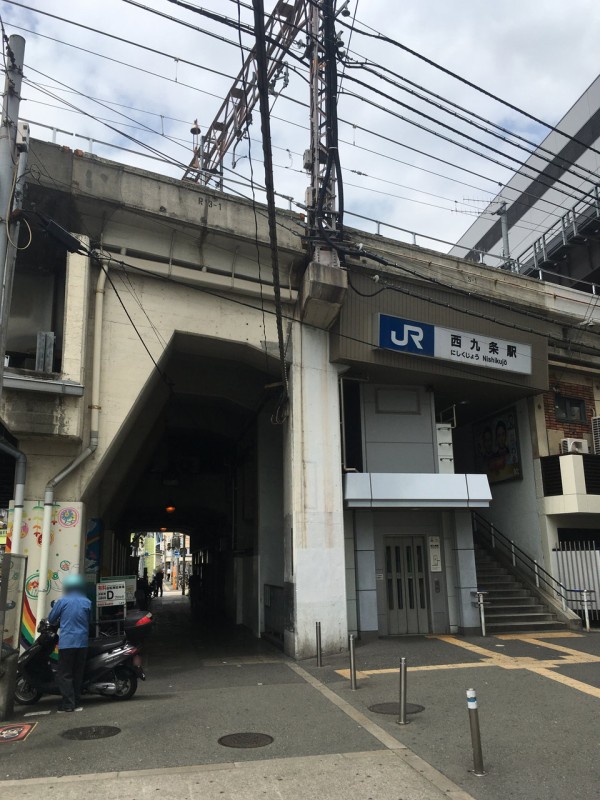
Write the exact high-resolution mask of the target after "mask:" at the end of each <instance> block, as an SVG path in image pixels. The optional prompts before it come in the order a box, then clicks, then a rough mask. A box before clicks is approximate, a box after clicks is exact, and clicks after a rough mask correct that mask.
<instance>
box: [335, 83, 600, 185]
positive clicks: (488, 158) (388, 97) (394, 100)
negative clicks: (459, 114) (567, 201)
mask: <svg viewBox="0 0 600 800" xmlns="http://www.w3.org/2000/svg"><path fill="white" fill-rule="evenodd" d="M348 79H349V80H353V81H354V82H355V83H358V84H359V85H361V86H364V87H366V88H367V89H369V90H370V91H372V92H375V93H376V94H379V95H381V96H382V97H384V98H385V99H386V100H390V101H391V102H392V103H395V104H396V105H399V106H401V107H403V108H406V109H408V110H409V111H412V112H413V113H415V114H418V115H419V116H421V117H423V118H424V119H427V120H429V121H431V122H433V123H434V124H436V125H438V126H439V127H441V128H445V129H446V130H449V131H452V132H453V133H456V134H458V135H459V136H462V137H463V138H465V139H467V141H471V142H473V143H475V144H478V145H481V146H482V147H485V148H486V149H487V150H490V151H491V152H492V153H497V154H498V155H500V156H502V157H503V158H506V159H508V160H509V161H514V162H515V163H516V164H518V165H519V170H518V171H519V172H521V173H522V174H525V173H523V172H522V171H523V170H524V169H527V170H529V171H530V172H537V175H533V176H532V175H525V177H528V178H532V179H533V180H535V181H536V182H538V183H540V184H542V185H543V186H547V187H548V188H551V189H554V190H555V191H557V192H560V193H561V194H565V195H568V196H569V197H572V194H571V193H567V192H565V190H564V189H560V188H558V187H557V186H556V184H561V185H563V186H567V187H568V188H569V189H570V190H571V192H572V191H573V190H574V187H573V186H571V184H569V183H567V182H566V181H563V180H562V179H561V178H554V182H553V183H549V182H547V181H545V180H542V172H541V171H540V170H536V169H535V168H534V167H530V166H528V165H527V164H525V162H523V161H519V159H518V158H515V157H514V156H511V155H509V154H508V153H504V152H503V151H502V150H498V149H497V148H495V147H492V146H491V145H488V144H486V143H485V142H481V141H480V140H479V139H476V138H474V137H473V136H469V134H467V133H464V132H463V131H461V130H459V129H458V128H454V127H453V126H452V125H448V124H446V123H445V122H441V121H440V120H436V119H435V117H432V116H431V115H429V114H426V113H425V112H424V111H419V110H418V109H415V108H412V107H411V106H409V105H407V104H406V103H403V102H402V101H401V100H398V99H397V98H395V97H393V96H392V95H389V94H387V92H383V91H381V90H379V89H375V88H374V87H372V86H369V84H367V83H365V82H364V81H361V80H359V79H357V78H351V77H350V76H348ZM342 94H345V95H348V96H349V97H354V98H355V99H357V100H361V101H362V102H364V103H367V104H368V105H370V106H372V107H373V108H377V109H378V110H379V111H383V112H384V113H386V114H389V115H390V116H393V117H396V118H397V119H400V120H402V121H403V122H406V123H408V124H409V125H412V126H414V127H416V128H418V129H419V130H422V131H425V132H426V133H430V134H432V135H433V136H437V137H438V138H440V139H443V140H444V141H446V142H449V143H450V144H453V145H455V146H457V147H460V148H461V149H463V150H466V151H467V152H469V153H473V154H474V155H476V156H478V157H479V158H483V159H485V160H486V161H491V162H492V163H494V164H498V165H499V166H501V167H505V168H506V169H510V170H512V171H513V172H514V171H515V169H514V167H511V166H508V165H506V164H503V163H502V162H500V161H498V160H497V159H496V158H493V157H492V156H489V155H486V154H485V153H481V152H479V151H478V150H475V149H473V148H472V147H470V146H469V145H466V144H464V143H462V142H458V141H456V140H455V139H452V138H451V137H449V136H446V135H445V134H443V133H440V132H439V131H435V130H433V129H432V128H428V127H427V126H426V125H423V124H422V123H420V122H417V121H416V120H414V119H410V118H409V117H405V116H403V115H402V114H398V113H397V112H395V111H392V110H391V109H390V108H386V107H385V106H382V105H380V104H379V103H375V102H374V101H373V100H369V99H368V98H366V97H363V96H362V95H358V94H356V93H354V92H349V91H347V90H343V92H342ZM575 191H578V190H577V189H575ZM580 194H581V195H582V197H584V198H589V199H590V200H593V199H594V196H593V194H592V193H591V192H585V191H583V192H580Z"/></svg>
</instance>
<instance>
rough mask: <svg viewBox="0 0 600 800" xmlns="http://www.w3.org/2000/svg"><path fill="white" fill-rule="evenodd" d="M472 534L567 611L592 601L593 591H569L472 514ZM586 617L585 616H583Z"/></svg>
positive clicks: (509, 541) (480, 517)
mask: <svg viewBox="0 0 600 800" xmlns="http://www.w3.org/2000/svg"><path fill="white" fill-rule="evenodd" d="M473 534H474V536H475V537H480V538H481V539H482V540H483V542H484V543H485V544H486V545H487V546H488V547H489V549H491V550H492V551H498V552H499V553H501V554H502V555H503V556H504V557H505V558H508V559H510V561H511V562H512V565H513V567H514V569H516V570H518V571H519V572H521V573H523V574H524V575H525V576H526V577H528V578H529V579H530V580H532V581H533V582H534V583H535V585H536V587H537V588H538V589H540V588H541V589H545V590H546V591H547V592H548V593H549V594H550V595H554V596H555V597H558V598H559V599H560V602H561V603H562V607H563V610H564V611H566V610H567V608H568V607H569V605H570V604H575V603H576V602H583V608H584V610H586V609H587V608H588V606H589V602H590V600H591V597H590V595H591V594H593V593H594V590H593V589H587V588H581V589H570V588H569V587H567V586H565V585H564V583H561V582H560V581H559V580H557V579H556V578H555V577H554V575H552V574H551V573H549V572H548V571H547V570H545V569H544V568H543V567H541V566H540V565H539V564H538V562H537V561H536V560H535V558H532V557H531V556H530V555H529V554H528V553H526V552H525V551H524V550H523V549H522V548H521V547H519V545H518V544H515V543H514V541H513V540H512V539H509V538H508V536H505V535H504V534H503V533H502V532H501V531H499V530H498V528H496V526H495V525H494V524H493V523H491V522H489V521H488V520H487V519H485V518H484V517H482V516H481V514H478V513H477V512H476V511H474V512H473ZM586 616H587V615H586Z"/></svg>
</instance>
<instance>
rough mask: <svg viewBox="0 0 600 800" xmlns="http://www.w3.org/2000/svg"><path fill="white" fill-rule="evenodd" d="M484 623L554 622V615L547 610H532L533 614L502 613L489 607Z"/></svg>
mask: <svg viewBox="0 0 600 800" xmlns="http://www.w3.org/2000/svg"><path fill="white" fill-rule="evenodd" d="M485 621H486V625H487V623H488V622H490V623H503V624H504V623H510V624H511V625H512V624H515V625H516V624H517V623H521V622H527V623H529V622H556V615H555V614H551V613H550V612H549V611H540V612H534V613H533V614H529V613H527V614H524V613H522V612H520V611H519V612H517V613H511V614H503V613H496V611H495V610H493V609H489V610H487V611H486V612H485Z"/></svg>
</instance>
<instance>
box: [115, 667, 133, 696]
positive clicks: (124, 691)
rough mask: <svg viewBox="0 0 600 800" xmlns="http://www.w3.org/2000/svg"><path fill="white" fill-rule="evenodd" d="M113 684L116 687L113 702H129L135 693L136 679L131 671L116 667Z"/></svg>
mask: <svg viewBox="0 0 600 800" xmlns="http://www.w3.org/2000/svg"><path fill="white" fill-rule="evenodd" d="M115 683H116V685H117V691H116V692H115V694H114V695H113V697H114V699H115V700H129V699H130V698H131V697H133V695H134V694H135V693H136V691H137V685H138V679H137V675H136V674H135V672H133V671H132V670H129V669H125V668H123V667H117V669H116V670H115Z"/></svg>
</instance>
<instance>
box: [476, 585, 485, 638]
mask: <svg viewBox="0 0 600 800" xmlns="http://www.w3.org/2000/svg"><path fill="white" fill-rule="evenodd" d="M486 595H487V592H477V605H478V606H479V622H480V623H481V635H482V636H486V630H485V608H484V605H483V604H484V601H485V596H486Z"/></svg>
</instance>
